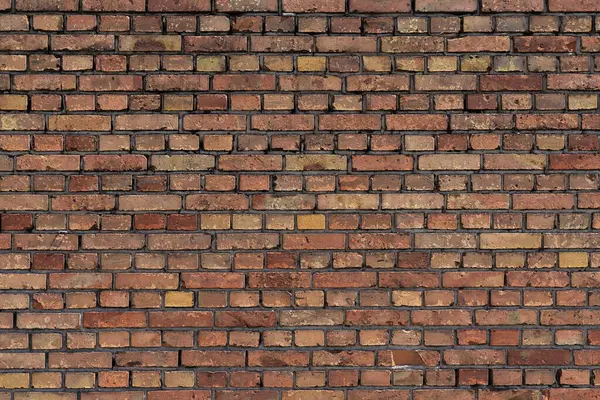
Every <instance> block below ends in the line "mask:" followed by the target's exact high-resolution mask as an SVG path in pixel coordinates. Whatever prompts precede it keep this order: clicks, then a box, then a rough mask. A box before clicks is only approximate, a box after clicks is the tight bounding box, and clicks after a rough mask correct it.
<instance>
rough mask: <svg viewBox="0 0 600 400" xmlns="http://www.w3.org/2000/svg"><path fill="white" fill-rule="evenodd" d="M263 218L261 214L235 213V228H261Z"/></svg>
mask: <svg viewBox="0 0 600 400" xmlns="http://www.w3.org/2000/svg"><path fill="white" fill-rule="evenodd" d="M261 225H262V218H261V216H260V215H240V214H234V215H233V226H232V227H233V229H249V230H256V229H261Z"/></svg>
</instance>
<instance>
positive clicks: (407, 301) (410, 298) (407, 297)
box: [392, 290, 423, 307]
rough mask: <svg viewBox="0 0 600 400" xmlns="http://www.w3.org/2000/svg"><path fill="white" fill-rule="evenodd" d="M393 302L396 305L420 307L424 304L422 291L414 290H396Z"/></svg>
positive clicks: (393, 294)
mask: <svg viewBox="0 0 600 400" xmlns="http://www.w3.org/2000/svg"><path fill="white" fill-rule="evenodd" d="M392 304H393V305H395V306H408V307H418V306H420V305H422V304H423V300H422V298H421V292H416V291H414V290H394V291H393V292H392Z"/></svg>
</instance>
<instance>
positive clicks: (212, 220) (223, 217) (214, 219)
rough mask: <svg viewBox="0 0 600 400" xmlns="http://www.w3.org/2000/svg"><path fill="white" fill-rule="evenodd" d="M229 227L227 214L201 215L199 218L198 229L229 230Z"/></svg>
mask: <svg viewBox="0 0 600 400" xmlns="http://www.w3.org/2000/svg"><path fill="white" fill-rule="evenodd" d="M230 226H231V224H230V221H229V215H227V214H202V215H201V216H200V228H202V229H217V230H221V229H229V227H230Z"/></svg>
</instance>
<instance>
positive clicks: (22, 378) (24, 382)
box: [0, 372, 29, 389]
mask: <svg viewBox="0 0 600 400" xmlns="http://www.w3.org/2000/svg"><path fill="white" fill-rule="evenodd" d="M27 387H29V374H28V373H26V372H22V373H14V374H0V388H3V389H23V388H27Z"/></svg>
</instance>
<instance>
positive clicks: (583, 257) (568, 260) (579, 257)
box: [558, 252, 588, 268]
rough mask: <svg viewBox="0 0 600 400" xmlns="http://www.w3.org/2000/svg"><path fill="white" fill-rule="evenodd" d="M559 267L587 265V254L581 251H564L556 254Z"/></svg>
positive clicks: (581, 266) (582, 266)
mask: <svg viewBox="0 0 600 400" xmlns="http://www.w3.org/2000/svg"><path fill="white" fill-rule="evenodd" d="M558 266H559V267H560V268H585V267H587V266H588V255H587V253H583V252H564V253H559V254H558Z"/></svg>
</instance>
